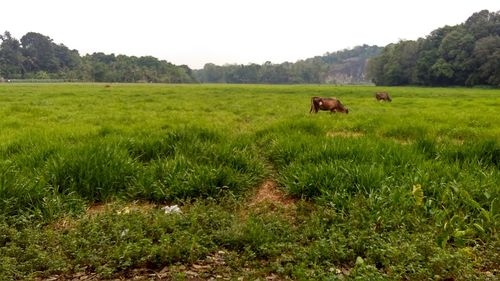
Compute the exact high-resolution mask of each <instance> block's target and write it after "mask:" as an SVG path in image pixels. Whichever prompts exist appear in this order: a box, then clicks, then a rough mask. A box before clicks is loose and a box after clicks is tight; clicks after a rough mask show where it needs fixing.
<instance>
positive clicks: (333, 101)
mask: <svg viewBox="0 0 500 281" xmlns="http://www.w3.org/2000/svg"><path fill="white" fill-rule="evenodd" d="M319 110H328V111H330V112H331V113H335V112H337V111H338V112H343V113H345V114H347V113H349V109H347V107H345V106H344V105H343V104H342V103H341V102H340V100H338V99H337V98H322V97H312V98H311V109H310V110H309V113H311V112H313V111H314V113H318V111H319Z"/></svg>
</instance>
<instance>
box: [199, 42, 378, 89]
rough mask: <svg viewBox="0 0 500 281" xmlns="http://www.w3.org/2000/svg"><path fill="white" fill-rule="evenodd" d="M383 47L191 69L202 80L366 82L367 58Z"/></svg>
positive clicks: (364, 46) (206, 81)
mask: <svg viewBox="0 0 500 281" xmlns="http://www.w3.org/2000/svg"><path fill="white" fill-rule="evenodd" d="M382 50H383V47H378V46H368V45H363V46H357V47H354V48H353V49H345V50H342V51H337V52H334V53H326V54H325V55H323V56H316V57H313V58H308V59H305V60H299V61H297V62H295V63H290V62H284V63H280V64H273V63H271V62H266V63H264V64H262V65H259V64H248V65H238V64H227V65H224V66H218V65H215V64H211V63H208V64H206V65H205V66H204V67H203V69H200V70H194V71H193V75H194V77H195V78H196V79H197V80H198V81H199V82H202V83H268V84H297V83H306V84H307V83H316V84H366V83H370V81H369V80H368V79H367V78H366V76H365V73H366V71H365V67H366V64H367V60H368V59H370V58H373V57H375V56H377V55H379V54H380V53H381V51H382Z"/></svg>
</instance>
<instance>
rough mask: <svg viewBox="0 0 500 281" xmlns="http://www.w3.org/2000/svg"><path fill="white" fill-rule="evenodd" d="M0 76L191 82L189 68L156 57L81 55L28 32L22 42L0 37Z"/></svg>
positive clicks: (100, 80) (98, 80) (9, 35)
mask: <svg viewBox="0 0 500 281" xmlns="http://www.w3.org/2000/svg"><path fill="white" fill-rule="evenodd" d="M0 40H1V41H2V43H1V44H0V77H3V79H62V80H64V81H89V82H158V83H192V82H195V79H194V78H193V76H192V73H191V69H190V68H189V67H187V66H185V65H181V66H176V65H173V64H171V63H169V62H167V61H164V60H158V59H157V58H154V57H151V56H146V57H135V56H125V55H117V56H115V55H114V54H111V55H107V54H104V53H93V54H91V55H85V56H80V54H79V53H78V51H77V50H70V49H69V48H68V47H66V46H65V45H63V44H56V43H54V42H53V40H52V39H51V38H50V37H48V36H45V35H42V34H39V33H35V32H29V33H27V34H26V35H24V36H23V37H22V38H21V40H17V39H16V38H13V37H12V36H11V34H10V32H8V31H6V32H4V34H3V35H0Z"/></svg>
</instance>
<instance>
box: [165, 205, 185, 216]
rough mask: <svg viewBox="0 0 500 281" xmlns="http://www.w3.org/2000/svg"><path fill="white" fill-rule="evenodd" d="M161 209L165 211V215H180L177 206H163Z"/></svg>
mask: <svg viewBox="0 0 500 281" xmlns="http://www.w3.org/2000/svg"><path fill="white" fill-rule="evenodd" d="M161 209H162V210H164V211H165V214H173V213H174V214H175V213H177V214H181V213H182V211H181V209H180V208H179V206H177V205H173V206H165V207H163V208H161Z"/></svg>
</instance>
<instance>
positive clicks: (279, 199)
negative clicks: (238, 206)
mask: <svg viewBox="0 0 500 281" xmlns="http://www.w3.org/2000/svg"><path fill="white" fill-rule="evenodd" d="M266 202H267V203H275V204H280V205H283V206H290V205H293V204H294V203H295V200H294V199H292V198H290V197H288V196H287V195H286V194H285V193H284V192H283V191H281V190H279V189H278V184H277V183H276V181H274V180H272V179H267V180H265V181H264V182H263V183H262V184H261V185H260V187H259V189H258V190H257V192H256V193H255V195H254V196H253V197H252V198H251V199H250V202H249V203H248V207H250V208H251V207H254V206H256V205H258V204H262V203H266Z"/></svg>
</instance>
